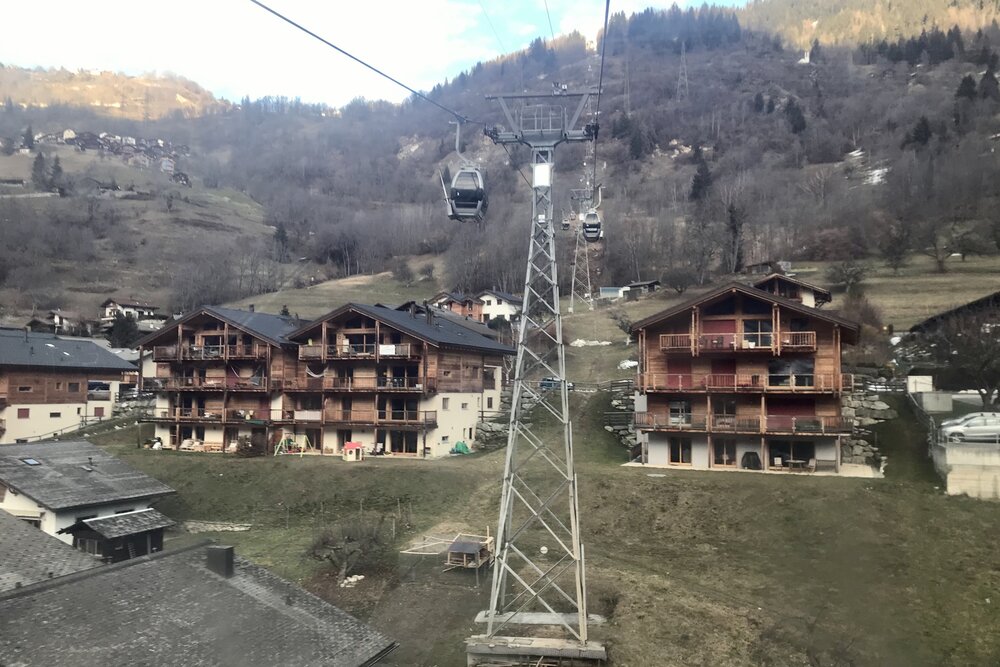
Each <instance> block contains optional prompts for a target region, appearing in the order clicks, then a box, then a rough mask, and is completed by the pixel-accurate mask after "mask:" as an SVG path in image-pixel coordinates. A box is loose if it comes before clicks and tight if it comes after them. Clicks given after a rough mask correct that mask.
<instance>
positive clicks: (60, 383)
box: [56, 382, 62, 391]
mask: <svg viewBox="0 0 1000 667" xmlns="http://www.w3.org/2000/svg"><path fill="white" fill-rule="evenodd" d="M56 389H57V390H59V391H62V382H56Z"/></svg>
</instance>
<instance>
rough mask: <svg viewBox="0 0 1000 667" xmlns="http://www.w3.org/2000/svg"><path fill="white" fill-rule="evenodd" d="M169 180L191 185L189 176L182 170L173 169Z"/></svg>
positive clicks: (187, 185)
mask: <svg viewBox="0 0 1000 667" xmlns="http://www.w3.org/2000/svg"><path fill="white" fill-rule="evenodd" d="M170 180H171V181H173V182H174V183H177V184H178V185H183V186H186V187H191V178H190V177H189V176H188V175H187V174H185V173H184V172H183V171H175V172H174V175H173V176H171V177H170Z"/></svg>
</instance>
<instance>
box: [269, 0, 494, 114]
mask: <svg viewBox="0 0 1000 667" xmlns="http://www.w3.org/2000/svg"><path fill="white" fill-rule="evenodd" d="M250 2H252V3H253V4H255V5H257V6H258V7H260V8H261V9H263V10H265V11H268V12H270V13H271V14H273V15H275V16H277V17H278V18H279V19H281V20H282V21H284V22H285V23H287V24H289V25H291V26H294V27H296V28H298V29H299V30H301V31H302V32H304V33H305V34H307V35H309V36H310V37H313V38H314V39H317V40H319V41H321V42H323V43H324V44H326V45H327V46H329V47H330V48H331V49H334V50H335V51H337V52H339V53H341V54H343V55H345V56H347V57H348V58H350V59H351V60H353V61H354V62H356V63H358V64H359V65H363V66H364V67H367V68H368V69H370V70H371V71H373V72H375V73H376V74H378V75H379V76H381V77H384V78H386V79H388V80H389V81H392V82H393V83H394V84H396V85H397V86H399V87H400V88H404V89H406V90H408V91H409V92H411V93H413V94H414V95H416V96H417V97H419V98H420V99H422V100H424V101H425V102H430V103H431V104H433V105H434V106H436V107H437V108H439V109H441V110H442V111H444V112H446V113H449V114H451V115H452V116H454V117H455V118H456V119H458V120H459V121H460V122H465V123H468V122H474V123H476V124H477V125H485V123H480V122H478V121H473V120H472V119H470V118H468V117H466V116H463V115H462V114H460V113H458V112H457V111H455V110H454V109H449V108H448V107H446V106H444V105H443V104H439V103H438V102H435V101H434V100H432V99H431V98H429V97H427V96H426V95H424V94H423V93H421V92H420V91H418V90H415V89H413V88H410V87H409V86H407V85H406V84H405V83H403V82H402V81H400V80H399V79H395V78H393V77H391V76H389V75H388V74H386V73H385V72H383V71H382V70H380V69H379V68H377V67H375V66H374V65H369V64H368V63H366V62H365V61H364V60H362V59H361V58H358V57H357V56H355V55H352V54H350V53H348V52H347V51H345V50H344V49H342V48H340V47H339V46H337V45H336V44H334V43H333V42H331V41H329V40H326V39H324V38H322V37H320V36H319V35H317V34H316V33H314V32H313V31H312V30H309V29H308V28H306V27H305V26H304V25H302V24H300V23H296V22H295V21H293V20H292V19H290V18H288V17H287V16H285V15H284V14H282V13H281V12H278V11H276V10H274V9H271V8H270V7H268V6H267V5H265V4H264V3H263V2H259V0H250Z"/></svg>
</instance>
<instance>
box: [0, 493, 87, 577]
mask: <svg viewBox="0 0 1000 667" xmlns="http://www.w3.org/2000/svg"><path fill="white" fill-rule="evenodd" d="M100 564H101V561H100V560H99V559H97V558H95V557H94V556H90V555H88V554H85V553H83V552H82V551H77V550H76V549H74V548H73V547H71V546H69V545H68V544H65V543H63V542H60V541H59V540H58V539H56V538H55V537H52V536H51V535H46V534H45V533H43V532H42V531H41V530H39V529H38V528H35V527H34V526H32V525H30V524H29V523H27V522H25V521H23V520H21V519H18V518H17V517H15V516H14V515H12V514H8V513H7V512H5V511H3V510H0V593H2V592H4V591H9V590H13V589H14V588H17V587H18V585H19V584H20V585H21V586H27V585H28V584H33V583H35V582H36V581H47V580H49V579H52V578H53V577H61V576H63V575H67V574H72V573H74V572H79V571H81V570H88V569H90V568H92V567H97V566H98V565H100Z"/></svg>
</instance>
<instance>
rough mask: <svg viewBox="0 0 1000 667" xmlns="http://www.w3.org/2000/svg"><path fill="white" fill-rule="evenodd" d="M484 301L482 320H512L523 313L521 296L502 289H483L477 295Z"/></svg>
mask: <svg viewBox="0 0 1000 667" xmlns="http://www.w3.org/2000/svg"><path fill="white" fill-rule="evenodd" d="M476 298H477V299H479V301H480V302H481V303H482V306H481V308H480V310H481V311H482V321H483V322H489V321H490V320H494V319H501V320H507V321H508V322H512V321H514V320H516V319H517V318H518V316H519V315H520V314H521V303H522V302H521V297H519V296H516V295H514V294H510V293H508V292H502V291H500V290H494V289H488V290H483V291H482V292H480V293H479V294H477V295H476Z"/></svg>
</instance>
